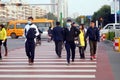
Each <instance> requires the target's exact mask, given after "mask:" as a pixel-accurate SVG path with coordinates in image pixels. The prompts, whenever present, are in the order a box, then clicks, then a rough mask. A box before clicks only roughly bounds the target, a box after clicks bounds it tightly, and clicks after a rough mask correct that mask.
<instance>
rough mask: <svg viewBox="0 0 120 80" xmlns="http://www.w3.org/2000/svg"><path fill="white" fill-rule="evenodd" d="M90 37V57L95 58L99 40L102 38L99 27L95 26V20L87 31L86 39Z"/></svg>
mask: <svg viewBox="0 0 120 80" xmlns="http://www.w3.org/2000/svg"><path fill="white" fill-rule="evenodd" d="M87 37H89V45H90V56H91V57H90V59H91V60H93V59H95V58H96V56H95V55H96V50H97V42H99V40H100V35H99V29H98V28H97V27H96V26H95V22H94V21H91V22H90V27H89V28H88V30H87V33H86V39H87Z"/></svg>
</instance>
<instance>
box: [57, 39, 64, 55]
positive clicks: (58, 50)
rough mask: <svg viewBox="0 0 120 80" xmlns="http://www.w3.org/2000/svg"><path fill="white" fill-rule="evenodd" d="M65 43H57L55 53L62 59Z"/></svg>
mask: <svg viewBox="0 0 120 80" xmlns="http://www.w3.org/2000/svg"><path fill="white" fill-rule="evenodd" d="M62 44H63V41H55V51H56V54H57V56H58V57H61V52H62Z"/></svg>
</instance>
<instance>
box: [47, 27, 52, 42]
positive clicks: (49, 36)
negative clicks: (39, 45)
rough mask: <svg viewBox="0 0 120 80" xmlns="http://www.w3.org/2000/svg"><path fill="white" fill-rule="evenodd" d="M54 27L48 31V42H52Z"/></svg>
mask: <svg viewBox="0 0 120 80" xmlns="http://www.w3.org/2000/svg"><path fill="white" fill-rule="evenodd" d="M52 37H53V36H52V27H49V29H48V42H50V41H52Z"/></svg>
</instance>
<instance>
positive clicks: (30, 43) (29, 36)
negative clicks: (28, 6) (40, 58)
mask: <svg viewBox="0 0 120 80" xmlns="http://www.w3.org/2000/svg"><path fill="white" fill-rule="evenodd" d="M32 21H33V18H32V17H29V18H28V24H27V25H26V26H25V29H24V31H25V37H26V42H25V51H26V55H27V56H28V59H29V60H28V62H29V64H31V65H32V64H33V63H34V56H35V38H36V36H38V35H39V31H38V29H37V26H36V25H35V24H33V23H32Z"/></svg>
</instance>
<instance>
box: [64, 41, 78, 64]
mask: <svg viewBox="0 0 120 80" xmlns="http://www.w3.org/2000/svg"><path fill="white" fill-rule="evenodd" d="M75 47H76V46H75V43H74V42H66V43H65V48H66V51H67V62H68V63H70V58H71V55H72V61H74V59H75Z"/></svg>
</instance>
